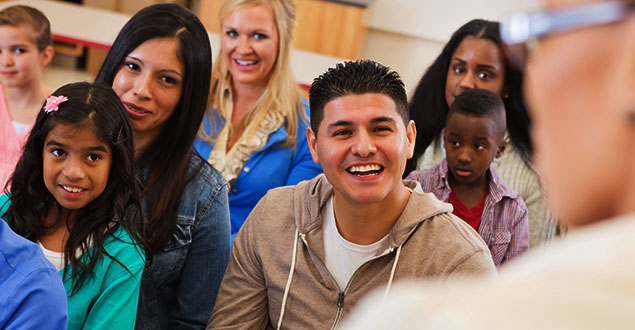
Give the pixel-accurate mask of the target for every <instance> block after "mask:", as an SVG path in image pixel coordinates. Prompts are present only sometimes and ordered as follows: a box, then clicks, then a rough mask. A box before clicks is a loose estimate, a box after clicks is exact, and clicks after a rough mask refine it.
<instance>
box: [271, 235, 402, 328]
mask: <svg viewBox="0 0 635 330" xmlns="http://www.w3.org/2000/svg"><path fill="white" fill-rule="evenodd" d="M299 237H300V233H299V232H298V228H296V229H295V239H294V240H293V253H292V254H291V269H289V276H288V277H287V285H286V286H285V287H284V295H283V296H282V307H281V308H280V318H278V327H277V328H276V329H278V330H280V326H281V325H282V318H283V317H284V308H285V306H286V304H287V296H288V295H289V288H291V281H292V280H293V272H294V271H295V259H296V256H297V254H298V238H299ZM397 255H398V254H397Z"/></svg>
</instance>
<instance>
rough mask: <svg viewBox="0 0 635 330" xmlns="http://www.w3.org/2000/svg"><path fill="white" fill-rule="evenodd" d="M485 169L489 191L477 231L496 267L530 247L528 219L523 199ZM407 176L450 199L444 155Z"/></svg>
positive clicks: (438, 196)
mask: <svg viewBox="0 0 635 330" xmlns="http://www.w3.org/2000/svg"><path fill="white" fill-rule="evenodd" d="M488 173H489V193H488V195H487V199H486V200H485V207H484V208H483V215H482V216H481V224H480V225H479V227H478V233H479V234H481V237H483V240H484V241H485V243H487V246H488V247H489V249H490V251H491V252H492V258H493V259H494V264H495V265H496V266H497V267H498V266H500V265H501V264H503V263H505V262H506V261H508V260H511V259H513V258H515V257H517V256H520V255H522V254H524V253H525V252H527V250H528V249H529V220H528V218H527V206H525V202H524V201H523V199H522V198H521V197H520V196H518V194H516V193H515V192H514V191H513V190H512V189H511V188H510V187H508V186H507V184H505V182H503V180H501V179H500V178H499V177H498V174H496V171H495V170H494V168H493V167H492V166H491V165H490V167H489V172H488ZM406 179H408V180H415V181H418V182H419V183H420V184H421V188H422V189H423V191H424V192H429V193H433V194H434V195H435V196H437V198H438V199H440V200H442V201H444V202H448V201H449V200H450V192H451V191H452V189H451V188H450V183H449V182H448V163H447V161H446V160H445V159H443V161H442V162H441V164H439V165H437V166H435V167H432V168H428V169H425V170H417V171H412V172H411V173H410V174H409V175H408V177H407V178H406Z"/></svg>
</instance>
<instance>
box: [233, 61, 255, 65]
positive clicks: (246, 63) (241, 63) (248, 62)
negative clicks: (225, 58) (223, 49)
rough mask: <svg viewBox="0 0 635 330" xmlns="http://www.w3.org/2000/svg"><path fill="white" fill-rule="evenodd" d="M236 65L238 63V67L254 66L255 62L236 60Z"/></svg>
mask: <svg viewBox="0 0 635 330" xmlns="http://www.w3.org/2000/svg"><path fill="white" fill-rule="evenodd" d="M236 63H238V64H240V65H253V64H256V61H255V60H251V61H246V60H236Z"/></svg>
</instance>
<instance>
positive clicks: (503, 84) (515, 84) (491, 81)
mask: <svg viewBox="0 0 635 330" xmlns="http://www.w3.org/2000/svg"><path fill="white" fill-rule="evenodd" d="M501 45H502V43H501V39H500V33H499V23H498V22H492V21H486V20H482V19H475V20H472V21H470V22H468V23H466V24H464V25H463V26H461V27H460V28H459V29H458V30H457V31H456V32H454V34H453V35H452V37H451V38H450V40H449V41H448V43H447V44H446V45H445V47H444V48H443V50H442V51H441V54H439V56H438V57H437V58H436V60H435V61H434V63H433V64H432V65H431V66H430V67H429V68H428V70H427V71H426V73H425V74H424V75H423V77H422V78H421V80H420V81H419V84H418V85H417V88H416V89H415V91H414V95H413V96H412V99H411V100H410V118H412V119H413V120H414V121H415V124H416V126H417V139H416V142H415V155H414V156H415V157H413V158H412V159H410V160H409V161H408V164H407V165H406V170H405V171H404V177H405V176H407V175H408V174H409V173H410V172H411V171H413V170H415V169H423V168H429V167H433V166H435V165H437V164H438V163H440V162H441V160H442V159H443V158H444V156H445V150H443V147H442V143H441V142H442V139H441V130H442V129H443V127H444V125H445V119H446V116H447V114H448V109H449V106H450V105H451V104H452V102H453V101H454V98H455V97H456V96H457V95H459V94H460V93H461V92H462V91H464V90H465V89H469V88H480V89H486V90H489V91H492V92H494V93H495V94H497V95H499V96H500V97H501V98H502V99H503V102H504V104H505V111H506V115H507V116H506V118H507V136H508V140H509V143H508V144H507V147H506V149H505V152H504V153H503V155H502V156H501V157H500V158H498V159H496V160H495V161H494V162H493V165H494V168H495V169H496V171H497V173H498V175H499V176H500V177H501V178H502V179H503V181H505V182H506V183H507V184H508V185H509V186H510V187H512V189H513V190H514V191H515V192H516V193H518V194H519V195H520V196H521V197H522V198H523V200H524V201H525V204H526V205H527V209H528V215H529V229H530V230H529V231H530V235H531V239H530V243H531V246H537V245H540V244H542V243H546V242H548V241H550V240H551V238H552V237H553V236H554V234H555V229H556V224H555V221H554V219H553V216H552V214H551V212H550V211H549V207H548V204H547V200H546V196H545V193H544V191H543V189H542V187H541V184H540V179H539V178H538V176H537V175H536V173H535V172H534V170H533V167H532V163H531V158H532V153H533V147H532V143H531V139H530V137H529V127H530V124H531V123H530V118H529V115H528V113H527V109H526V108H525V104H524V100H523V92H522V73H521V72H520V71H517V70H514V69H513V68H512V67H511V66H510V65H509V63H508V62H507V60H506V58H505V56H504V54H503V52H502V50H501Z"/></svg>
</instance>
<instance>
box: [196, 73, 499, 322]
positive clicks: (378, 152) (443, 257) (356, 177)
mask: <svg viewBox="0 0 635 330" xmlns="http://www.w3.org/2000/svg"><path fill="white" fill-rule="evenodd" d="M309 93H310V100H311V101H310V102H311V104H310V105H311V127H309V128H308V129H307V137H308V143H309V147H310V149H311V154H312V156H313V160H314V161H315V162H316V163H319V164H320V165H321V166H322V168H323V169H324V174H323V175H319V176H318V177H316V178H314V179H313V180H311V181H304V182H301V183H300V184H298V185H296V186H290V187H283V188H278V189H274V190H270V191H269V193H267V195H265V197H264V198H263V199H262V200H261V201H260V202H259V203H258V205H257V206H256V208H255V209H254V210H253V211H252V213H251V214H250V216H249V218H248V219H247V221H246V222H245V225H244V226H243V227H242V229H241V230H240V232H239V233H238V236H237V237H236V240H235V241H234V248H233V252H232V256H231V258H230V262H229V266H228V268H227V272H226V273H225V277H224V279H223V283H222V284H221V288H220V292H219V295H218V298H217V301H216V307H215V310H214V313H213V315H212V318H211V320H210V323H209V324H208V328H212V329H214V328H223V329H269V328H276V327H277V328H285V329H329V328H332V327H334V326H336V325H337V324H338V322H339V321H340V319H341V318H342V317H346V315H347V314H348V312H349V311H350V310H351V309H352V308H353V307H354V306H355V305H356V303H357V302H358V301H359V299H360V298H361V297H362V296H363V295H365V294H366V293H367V292H368V291H370V290H372V289H374V288H379V287H383V288H384V290H385V291H386V292H388V291H389V290H390V287H391V284H392V283H393V282H395V281H398V280H403V279H409V278H410V279H412V278H429V277H448V276H458V275H463V276H467V275H493V274H495V272H496V270H495V268H494V264H493V262H492V258H491V256H490V253H489V250H488V249H487V246H486V245H485V243H484V242H483V240H482V239H481V238H480V237H479V235H478V233H476V232H475V231H474V230H473V229H472V228H470V227H469V226H468V225H467V224H465V223H464V222H463V221H462V220H460V219H459V218H457V217H455V216H453V215H452V214H451V213H450V212H451V211H452V206H451V205H450V204H446V203H442V202H440V201H439V200H437V199H436V198H435V197H434V196H433V195H432V194H423V193H421V189H420V186H419V185H418V183H416V182H414V181H402V180H401V177H402V174H403V171H404V168H405V165H406V160H407V159H408V158H410V157H412V153H413V147H414V141H415V137H416V129H415V126H414V122H412V121H410V120H409V118H408V110H407V109H408V107H407V100H406V92H405V89H404V85H403V82H402V81H401V80H400V78H399V75H398V74H397V73H396V72H394V71H390V69H388V68H387V67H384V66H382V65H380V64H378V63H375V62H373V61H357V62H346V63H344V64H338V65H337V66H336V67H335V68H331V69H329V70H328V71H327V72H326V73H324V74H323V75H321V76H320V77H318V78H316V79H315V80H314V81H313V85H312V86H311V90H310V92H309Z"/></svg>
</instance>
